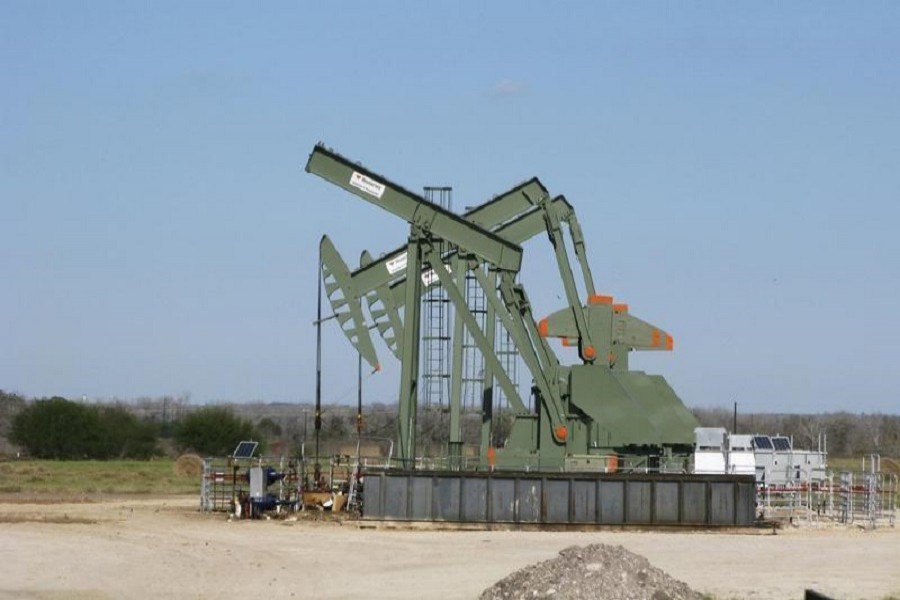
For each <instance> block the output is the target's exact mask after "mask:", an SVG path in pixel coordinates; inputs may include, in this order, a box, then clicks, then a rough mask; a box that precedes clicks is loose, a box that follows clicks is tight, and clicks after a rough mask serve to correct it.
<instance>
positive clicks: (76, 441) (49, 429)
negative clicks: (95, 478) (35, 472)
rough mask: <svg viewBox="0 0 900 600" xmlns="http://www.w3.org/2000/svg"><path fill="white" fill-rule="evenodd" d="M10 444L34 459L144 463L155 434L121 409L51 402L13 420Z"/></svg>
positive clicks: (29, 408)
mask: <svg viewBox="0 0 900 600" xmlns="http://www.w3.org/2000/svg"><path fill="white" fill-rule="evenodd" d="M10 439H11V440H12V441H13V442H14V443H16V444H18V445H19V446H22V447H24V448H25V449H26V450H27V451H28V453H29V454H31V455H32V456H34V457H35V458H57V459H75V458H97V459H107V458H148V457H149V456H152V455H153V454H155V453H156V428H155V426H154V425H152V424H149V423H142V422H140V421H139V420H138V419H137V417H135V416H134V415H132V414H131V413H130V412H128V411H127V410H126V409H125V408H123V407H117V406H116V407H97V406H85V405H83V404H77V403H75V402H71V401H69V400H66V399H65V398H60V397H59V396H54V397H53V398H49V399H44V400H38V401H36V402H34V403H32V404H31V405H30V406H27V407H26V408H24V409H22V410H21V411H20V412H19V413H18V414H17V415H16V416H15V417H14V418H13V422H12V428H11V430H10Z"/></svg>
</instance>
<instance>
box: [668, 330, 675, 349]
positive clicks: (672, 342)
mask: <svg viewBox="0 0 900 600" xmlns="http://www.w3.org/2000/svg"><path fill="white" fill-rule="evenodd" d="M674 349H675V338H673V337H672V336H671V335H669V334H668V333H667V334H666V350H674Z"/></svg>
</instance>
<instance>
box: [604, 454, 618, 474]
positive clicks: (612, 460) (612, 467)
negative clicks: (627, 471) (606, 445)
mask: <svg viewBox="0 0 900 600" xmlns="http://www.w3.org/2000/svg"><path fill="white" fill-rule="evenodd" d="M618 470H619V457H618V456H617V455H615V454H611V455H609V456H607V457H606V472H607V473H615V472H616V471H618Z"/></svg>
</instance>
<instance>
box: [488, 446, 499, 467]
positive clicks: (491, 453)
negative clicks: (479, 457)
mask: <svg viewBox="0 0 900 600" xmlns="http://www.w3.org/2000/svg"><path fill="white" fill-rule="evenodd" d="M487 461H488V464H489V465H491V466H494V463H495V462H496V461H497V451H496V450H494V447H493V446H491V447H489V448H488V451H487Z"/></svg>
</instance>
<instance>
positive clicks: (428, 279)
mask: <svg viewBox="0 0 900 600" xmlns="http://www.w3.org/2000/svg"><path fill="white" fill-rule="evenodd" d="M444 268H445V269H447V272H448V273H452V271H451V270H450V265H447V264H445V265H444ZM437 281H438V276H437V273H435V272H434V269H428V270H427V271H425V272H424V273H422V283H424V284H425V287H428V286H430V285H431V284H433V283H437Z"/></svg>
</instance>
